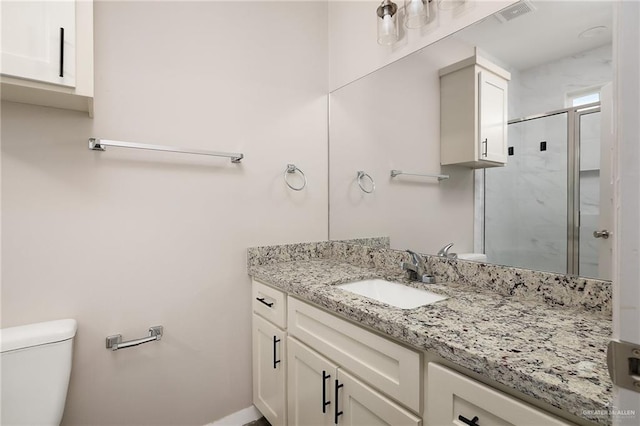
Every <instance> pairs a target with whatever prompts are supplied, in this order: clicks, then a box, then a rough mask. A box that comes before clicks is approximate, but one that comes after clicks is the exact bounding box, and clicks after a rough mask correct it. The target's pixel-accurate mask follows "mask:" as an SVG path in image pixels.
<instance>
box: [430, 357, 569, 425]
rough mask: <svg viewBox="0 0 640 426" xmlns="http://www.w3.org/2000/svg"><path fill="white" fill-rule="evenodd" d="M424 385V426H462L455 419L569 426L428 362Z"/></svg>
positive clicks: (529, 406) (531, 407) (510, 423)
mask: <svg viewBox="0 0 640 426" xmlns="http://www.w3.org/2000/svg"><path fill="white" fill-rule="evenodd" d="M427 382H428V384H427V407H426V415H425V419H426V424H428V425H439V426H440V425H456V426H459V425H464V424H465V422H464V421H463V420H461V419H460V418H459V416H463V417H464V418H466V419H467V420H472V419H473V418H474V417H478V419H477V420H476V422H475V423H477V424H479V425H483V426H485V425H486V426H508V425H515V424H517V425H523V426H527V425H529V426H538V425H545V426H569V425H571V424H572V423H566V422H564V421H561V420H559V419H558V418H556V417H554V416H552V415H551V414H547V413H546V412H544V411H541V410H540V409H538V408H536V407H533V406H531V405H529V404H526V403H524V402H522V401H519V400H517V399H515V398H513V397H511V396H508V395H506V394H504V393H502V392H500V391H498V390H496V389H493V388H491V387H489V386H487V385H484V384H482V383H480V382H476V381H475V380H473V379H470V378H468V377H466V376H463V375H462V374H459V373H456V372H454V371H452V370H449V369H448V368H446V367H443V366H441V365H439V364H435V363H429V366H428V370H427Z"/></svg>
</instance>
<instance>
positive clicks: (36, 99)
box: [0, 0, 93, 114]
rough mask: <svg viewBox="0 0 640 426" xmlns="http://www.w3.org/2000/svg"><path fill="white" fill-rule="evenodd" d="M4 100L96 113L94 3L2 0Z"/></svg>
mask: <svg viewBox="0 0 640 426" xmlns="http://www.w3.org/2000/svg"><path fill="white" fill-rule="evenodd" d="M0 15H1V21H2V44H1V52H2V61H1V65H0V73H1V77H0V79H1V83H2V99H3V100H8V101H13V102H22V103H30V104H36V105H44V106H51V107H58V108H65V109H72V110H79V111H87V112H89V113H90V114H91V113H92V107H93V105H92V104H93V2H92V1H90V0H56V1H44V0H36V1H15V0H10V1H3V2H2V4H1V5H0Z"/></svg>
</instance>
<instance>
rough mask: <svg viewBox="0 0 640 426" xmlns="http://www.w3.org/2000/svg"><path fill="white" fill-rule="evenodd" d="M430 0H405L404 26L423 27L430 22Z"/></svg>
mask: <svg viewBox="0 0 640 426" xmlns="http://www.w3.org/2000/svg"><path fill="white" fill-rule="evenodd" d="M429 13H430V12H429V0H404V15H405V17H404V26H405V27H407V28H421V27H424V26H425V25H427V23H429Z"/></svg>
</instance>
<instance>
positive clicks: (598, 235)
mask: <svg viewBox="0 0 640 426" xmlns="http://www.w3.org/2000/svg"><path fill="white" fill-rule="evenodd" d="M610 235H611V233H610V232H609V231H607V230H606V229H603V230H602V231H593V236H594V237H595V238H603V239H605V240H606V239H607V238H609V236H610Z"/></svg>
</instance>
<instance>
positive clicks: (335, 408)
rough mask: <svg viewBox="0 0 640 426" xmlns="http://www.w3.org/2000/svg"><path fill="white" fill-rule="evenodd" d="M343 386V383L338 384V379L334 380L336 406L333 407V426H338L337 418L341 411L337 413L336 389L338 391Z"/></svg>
mask: <svg viewBox="0 0 640 426" xmlns="http://www.w3.org/2000/svg"><path fill="white" fill-rule="evenodd" d="M343 386H344V383H340V382H338V379H336V392H335V398H336V405H335V406H334V411H333V414H334V415H333V422H334V423H335V424H338V416H341V415H342V411H338V389H340V388H341V387H343Z"/></svg>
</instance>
